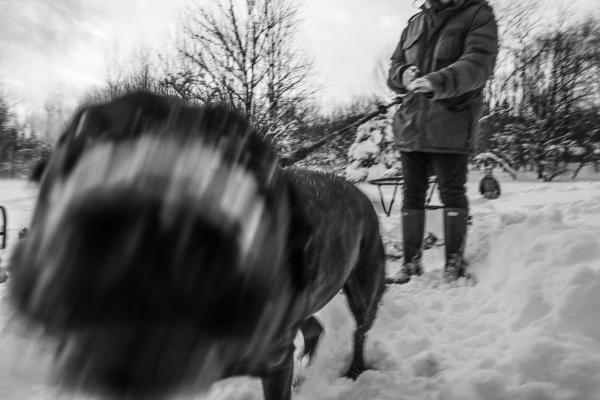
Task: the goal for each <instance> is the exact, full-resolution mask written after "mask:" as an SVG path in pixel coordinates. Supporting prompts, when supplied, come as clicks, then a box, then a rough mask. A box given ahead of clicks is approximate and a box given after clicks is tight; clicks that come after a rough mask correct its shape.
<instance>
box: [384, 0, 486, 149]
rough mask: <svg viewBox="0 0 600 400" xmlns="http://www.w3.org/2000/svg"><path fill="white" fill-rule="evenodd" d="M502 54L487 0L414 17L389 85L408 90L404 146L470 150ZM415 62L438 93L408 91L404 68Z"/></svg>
mask: <svg viewBox="0 0 600 400" xmlns="http://www.w3.org/2000/svg"><path fill="white" fill-rule="evenodd" d="M497 54H498V32H497V26H496V21H495V18H494V14H493V12H492V9H491V7H490V6H489V5H488V3H487V2H486V1H485V0H455V1H454V2H453V3H452V4H451V5H448V6H446V7H444V8H438V7H430V8H423V10H422V11H421V12H420V13H418V14H416V15H415V16H413V17H412V18H411V19H410V20H409V22H408V26H407V27H406V28H405V29H404V31H403V32H402V36H401V38H400V42H399V43H398V46H397V47H396V50H395V51H394V54H393V55H392V59H391V67H390V72H389V76H388V86H389V87H390V88H391V89H392V90H394V91H395V92H397V93H400V94H405V97H404V101H403V106H402V107H401V109H400V110H399V111H398V112H397V113H396V115H395V117H394V124H393V128H394V135H395V137H396V141H397V143H398V145H399V147H400V149H401V150H402V151H423V152H433V153H459V154H469V153H470V152H471V151H472V150H473V149H474V144H475V136H476V134H477V130H478V128H479V118H480V117H481V109H482V104H483V99H482V89H483V86H484V85H485V82H486V81H487V80H488V78H489V77H490V76H491V75H492V72H493V70H494V65H495V63H496V56H497ZM412 65H415V66H417V67H418V68H419V70H420V75H421V76H424V77H426V78H428V79H429V80H430V81H431V83H432V85H433V89H434V91H433V93H429V94H422V93H407V90H406V88H405V87H404V85H403V84H402V74H403V73H404V71H405V70H406V69H407V68H408V67H410V66H412Z"/></svg>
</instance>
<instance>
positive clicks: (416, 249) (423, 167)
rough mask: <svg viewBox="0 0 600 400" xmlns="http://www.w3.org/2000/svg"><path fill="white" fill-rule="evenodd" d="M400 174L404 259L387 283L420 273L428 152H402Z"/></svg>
mask: <svg viewBox="0 0 600 400" xmlns="http://www.w3.org/2000/svg"><path fill="white" fill-rule="evenodd" d="M401 157H402V175H403V176H404V187H403V193H404V195H403V202H402V248H403V251H404V262H403V266H402V269H401V270H400V272H399V273H398V274H396V275H395V276H393V277H392V278H391V279H389V280H388V283H406V282H408V281H409V280H410V277H411V276H412V275H421V274H422V273H423V268H422V266H421V252H422V250H421V249H422V247H423V234H424V231H425V197H426V195H427V188H428V187H429V185H428V181H429V173H428V170H429V154H427V153H420V152H403V153H402V155H401Z"/></svg>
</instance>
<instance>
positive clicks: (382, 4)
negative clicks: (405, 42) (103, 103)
mask: <svg viewBox="0 0 600 400" xmlns="http://www.w3.org/2000/svg"><path fill="white" fill-rule="evenodd" d="M184 1H186V0H169V1H165V0H52V1H50V0H0V10H2V11H1V12H0V82H1V83H0V90H2V91H3V92H5V93H7V94H9V95H10V96H11V99H12V100H13V102H18V103H19V104H20V105H21V107H22V108H33V109H41V108H43V106H44V104H45V102H46V99H47V98H48V97H50V98H55V97H57V96H58V97H61V98H62V100H63V101H64V102H65V103H66V104H68V105H72V106H73V105H75V104H76V102H77V99H78V97H79V96H80V95H81V94H82V93H83V91H84V90H85V89H86V88H88V87H89V86H90V85H93V84H98V83H101V82H102V81H103V79H105V77H106V71H107V68H108V66H109V65H110V64H111V62H114V59H115V58H118V57H119V56H118V55H119V54H120V55H122V54H126V53H128V52H131V51H132V49H134V48H136V47H138V46H139V45H140V43H146V45H149V46H156V47H158V48H160V47H161V46H162V44H163V43H165V42H167V38H166V37H165V35H166V34H169V33H171V34H172V32H174V31H175V29H176V24H177V16H178V12H179V11H178V9H179V7H180V5H181V4H182V3H183V2H184ZM200 1H201V0H200ZM211 1H216V0H211ZM508 1H515V2H516V1H526V0H508ZM556 1H558V2H562V3H565V4H570V3H573V2H578V3H577V4H578V7H580V8H581V9H590V10H591V9H594V8H597V6H598V0H573V1H572V0H556ZM417 2H418V1H417ZM300 4H302V8H301V17H302V19H303V21H304V22H303V24H304V25H303V29H302V30H301V32H300V38H301V41H302V43H303V44H304V45H305V46H306V50H307V52H308V54H309V55H310V56H311V57H312V58H313V59H314V60H315V67H316V71H315V73H316V75H317V76H316V77H315V78H316V79H317V80H318V81H319V82H320V83H321V85H322V86H323V90H322V92H321V93H320V98H321V100H322V101H323V102H324V103H325V104H326V105H327V104H335V103H342V102H344V101H348V100H350V99H351V98H352V97H353V96H355V95H358V94H362V93H369V92H371V91H372V89H373V85H374V84H375V82H374V69H375V65H376V63H377V61H378V60H381V59H387V58H389V55H390V53H391V51H392V50H393V46H394V44H395V42H396V40H397V39H398V37H399V35H400V32H401V30H402V28H403V27H404V25H405V24H406V21H407V19H408V18H409V17H410V16H411V15H412V14H414V13H415V12H416V11H417V8H416V7H415V5H414V3H413V1H412V0H300Z"/></svg>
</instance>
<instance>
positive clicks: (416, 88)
mask: <svg viewBox="0 0 600 400" xmlns="http://www.w3.org/2000/svg"><path fill="white" fill-rule="evenodd" d="M406 89H408V91H410V92H415V93H432V92H433V85H432V84H431V81H430V80H429V79H427V78H417V79H415V80H413V81H412V82H410V83H409V84H408V85H406Z"/></svg>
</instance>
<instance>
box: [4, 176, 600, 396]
mask: <svg viewBox="0 0 600 400" xmlns="http://www.w3.org/2000/svg"><path fill="white" fill-rule="evenodd" d="M479 177H480V173H478V172H473V173H472V174H471V177H470V186H469V189H470V195H471V200H472V214H473V220H474V223H473V226H472V227H471V229H470V232H469V241H468V246H467V256H468V258H469V260H470V263H471V270H472V272H473V274H474V275H475V277H476V280H477V284H476V285H474V286H472V285H469V284H467V283H466V282H459V283H458V284H455V285H451V286H449V285H447V284H445V283H442V282H441V280H440V278H439V276H440V268H441V267H442V262H443V258H442V257H443V248H434V249H432V250H429V251H427V252H426V254H425V263H426V271H427V272H426V274H425V275H424V276H422V277H419V278H417V279H414V280H413V281H411V282H410V283H408V284H406V285H402V286H394V287H390V288H389V289H388V290H387V292H386V294H385V296H384V300H383V304H382V306H381V308H380V310H379V316H378V318H377V321H376V323H375V326H374V328H373V329H372V331H371V332H370V334H369V339H368V345H367V348H366V357H367V360H368V361H369V363H370V364H371V365H372V367H373V370H371V371H368V372H366V373H364V374H363V375H361V376H360V377H359V379H358V380H357V381H356V382H353V381H351V380H348V379H343V378H340V376H341V375H342V373H343V372H344V371H345V369H346V368H347V363H348V362H349V359H350V346H351V333H352V330H353V324H354V323H353V320H352V318H351V316H350V314H349V312H348V310H347V307H346V304H345V299H344V297H343V295H339V296H337V297H336V298H335V299H334V301H333V302H332V303H330V304H329V305H328V306H327V307H326V308H325V309H324V310H322V312H321V313H320V319H321V320H322V322H323V323H324V325H325V329H326V334H325V336H324V338H323V340H322V342H321V344H320V347H319V348H318V350H317V356H316V359H315V360H314V362H313V364H312V365H311V366H308V367H304V368H300V369H299V370H298V371H297V374H298V376H299V378H297V379H296V381H297V382H299V383H301V384H300V385H297V389H296V392H295V395H294V398H295V399H297V400H371V399H374V400H388V399H389V400H403V399H407V400H408V399H410V400H471V399H473V400H566V399H569V400H586V399H589V400H598V399H600V182H597V181H595V182H594V181H577V182H572V181H563V182H550V183H540V182H536V181H534V180H533V179H528V180H521V181H512V180H510V178H508V177H507V176H504V175H500V178H501V181H502V189H503V194H502V196H501V197H500V198H499V199H498V200H492V201H488V200H484V199H481V198H480V196H479V195H478V194H477V193H476V189H477V181H478V179H479ZM361 188H362V189H364V191H365V192H366V193H367V194H368V195H369V196H370V197H371V198H372V199H373V201H374V203H375V204H377V202H378V195H377V190H376V188H375V187H373V186H370V185H368V184H361ZM388 189H389V188H388ZM388 189H386V193H387V195H388V196H389V195H390V194H391V191H389V190H388ZM33 195H34V191H33V190H32V189H31V188H28V187H27V186H26V185H25V184H24V183H23V182H17V181H0V205H4V206H6V207H7V208H8V211H9V218H10V221H9V230H10V242H9V246H10V245H11V244H14V242H15V240H16V236H17V232H18V230H19V229H20V228H21V227H23V226H26V225H27V219H28V218H29V215H30V213H31V209H32V207H33V199H32V197H31V196H33ZM400 200H401V198H400V196H398V199H397V201H396V205H395V206H394V211H393V214H392V216H391V217H386V216H385V215H384V214H383V212H382V211H381V208H380V207H379V205H376V206H377V208H378V210H379V211H380V216H381V222H382V226H383V234H384V237H385V238H386V239H388V240H400V239H401V237H400V225H399V223H400V217H399V203H400ZM429 217H430V218H429V227H428V230H430V231H434V232H439V230H440V227H441V225H440V218H439V217H440V215H439V212H432V213H431V214H430V215H429ZM1 255H2V253H0V256H1ZM4 255H5V256H6V254H4ZM397 267H398V265H397V263H391V264H390V265H389V269H390V271H393V270H394V269H395V268H397ZM6 289H7V285H6V284H3V285H0V297H1V298H4V297H5V296H6ZM0 327H2V330H1V331H0V335H1V336H0V399H7V400H9V399H15V400H27V399H36V400H39V399H67V398H70V397H68V396H66V395H63V394H60V393H59V392H58V391H57V390H56V389H55V388H53V387H52V386H50V384H49V383H47V382H48V376H49V373H50V371H51V363H50V355H49V354H48V352H47V351H46V350H44V348H43V345H40V344H36V343H35V342H34V341H33V340H32V338H31V337H28V336H29V335H28V332H24V331H23V329H21V328H20V327H19V325H18V324H17V323H16V322H15V321H14V320H13V318H12V313H11V310H10V308H9V306H8V305H7V304H6V301H3V300H0ZM196 399H206V400H260V399H262V394H261V386H260V383H259V382H258V380H255V379H249V378H235V379H230V380H227V381H222V382H219V383H218V384H215V385H214V387H213V389H212V390H211V392H210V393H208V394H207V395H205V396H204V397H203V396H198V397H196Z"/></svg>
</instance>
